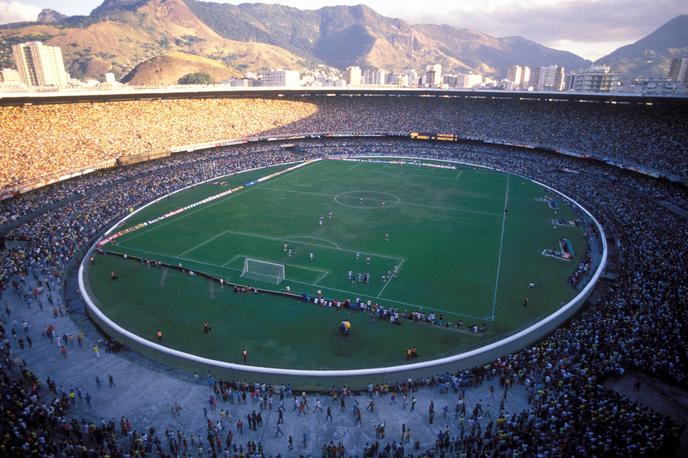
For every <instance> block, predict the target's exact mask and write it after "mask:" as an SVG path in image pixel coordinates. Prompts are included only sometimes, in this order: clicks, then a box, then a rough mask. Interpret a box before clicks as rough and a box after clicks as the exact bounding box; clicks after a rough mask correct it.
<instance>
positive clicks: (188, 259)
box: [120, 245, 484, 320]
mask: <svg viewBox="0 0 688 458" xmlns="http://www.w3.org/2000/svg"><path fill="white" fill-rule="evenodd" d="M120 247H123V246H122V245H120ZM123 248H126V249H127V250H132V251H138V252H140V253H144V254H148V255H158V256H164V257H167V258H175V259H179V260H180V261H188V262H193V263H196V264H201V265H205V266H210V267H217V268H221V269H226V270H232V271H235V272H243V269H237V268H234V267H227V266H224V265H219V264H213V263H210V262H203V261H198V260H195V259H190V258H179V257H175V256H171V255H168V254H164V253H158V252H155V251H144V250H139V249H138V248H129V247H123ZM284 266H285V267H289V266H290V264H285V265H284ZM292 267H293V266H292ZM323 278H324V277H323ZM320 280H322V278H320V279H318V280H317V281H320ZM284 281H285V282H288V283H297V284H299V285H305V286H310V287H313V288H320V289H327V290H330V291H336V292H338V293H343V294H347V295H349V296H351V297H360V298H365V299H378V298H376V297H375V296H370V295H367V294H362V293H357V292H355V291H348V290H345V289H338V288H333V287H331V286H326V285H317V284H315V283H308V282H304V281H299V280H291V279H289V278H287V279H285V280H284ZM382 299H383V301H384V302H386V303H391V304H397V305H406V306H408V307H413V308H416V309H418V310H432V311H433V312H438V313H444V314H446V315H453V316H458V317H464V318H470V319H475V320H484V318H481V317H477V316H473V315H467V314H465V313H457V312H451V311H448V310H441V309H435V308H432V307H423V306H420V305H418V304H411V303H409V302H403V301H399V300H396V299H387V298H382Z"/></svg>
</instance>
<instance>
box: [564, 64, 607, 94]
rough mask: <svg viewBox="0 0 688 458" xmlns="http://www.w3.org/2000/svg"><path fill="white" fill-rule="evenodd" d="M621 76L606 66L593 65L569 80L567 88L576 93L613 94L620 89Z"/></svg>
mask: <svg viewBox="0 0 688 458" xmlns="http://www.w3.org/2000/svg"><path fill="white" fill-rule="evenodd" d="M619 84H620V80H619V74H618V73H616V72H613V71H611V69H610V68H609V67H608V66H606V65H593V66H592V67H590V68H589V69H587V70H585V71H582V72H578V73H573V74H571V75H569V77H568V78H567V86H566V88H567V89H568V90H570V91H576V92H611V91H613V90H615V89H616V88H618V87H619Z"/></svg>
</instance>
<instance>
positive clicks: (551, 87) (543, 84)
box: [530, 65, 565, 91]
mask: <svg viewBox="0 0 688 458" xmlns="http://www.w3.org/2000/svg"><path fill="white" fill-rule="evenodd" d="M564 86H565V79H564V67H560V66H558V65H550V66H549V67H535V68H534V69H533V71H532V73H531V76H530V87H532V88H533V90H534V91H563V90H564Z"/></svg>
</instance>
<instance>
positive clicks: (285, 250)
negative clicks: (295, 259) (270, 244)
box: [284, 243, 289, 253]
mask: <svg viewBox="0 0 688 458" xmlns="http://www.w3.org/2000/svg"><path fill="white" fill-rule="evenodd" d="M288 247H289V246H288V245H287V244H286V243H285V244H284V252H285V253H286V252H287V248H288Z"/></svg>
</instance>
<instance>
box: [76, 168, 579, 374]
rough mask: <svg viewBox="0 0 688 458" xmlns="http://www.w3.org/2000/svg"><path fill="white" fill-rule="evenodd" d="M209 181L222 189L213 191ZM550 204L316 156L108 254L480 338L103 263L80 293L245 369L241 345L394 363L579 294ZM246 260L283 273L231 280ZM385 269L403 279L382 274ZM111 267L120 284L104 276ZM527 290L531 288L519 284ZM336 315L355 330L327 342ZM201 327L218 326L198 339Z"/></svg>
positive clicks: (498, 180)
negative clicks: (395, 314)
mask: <svg viewBox="0 0 688 458" xmlns="http://www.w3.org/2000/svg"><path fill="white" fill-rule="evenodd" d="M425 162H428V161H425ZM285 168H286V166H278V167H273V168H269V169H262V170H256V171H251V172H246V173H241V174H237V175H232V176H229V177H226V178H222V179H217V180H214V182H211V183H207V184H202V185H198V186H196V187H193V188H191V189H189V190H186V191H183V192H180V193H177V194H174V195H172V196H170V197H168V198H166V199H163V200H162V201H160V202H159V203H157V204H154V205H150V206H148V207H147V208H145V209H143V210H142V211H140V212H138V213H137V214H135V215H134V216H133V217H132V218H130V219H129V220H128V221H126V222H125V224H124V225H123V227H130V226H133V225H134V224H135V223H137V222H141V221H145V220H149V219H151V218H155V217H157V216H160V215H162V214H164V213H166V212H167V211H169V210H172V209H175V208H178V207H181V206H184V205H188V204H190V203H193V202H197V201H199V200H201V199H203V198H205V197H208V196H210V195H214V194H217V193H219V192H222V191H224V190H226V189H228V187H231V186H236V185H238V184H243V183H246V182H248V181H252V180H256V179H258V178H260V177H263V176H266V175H268V174H270V173H273V172H275V171H279V170H283V169H285ZM220 181H226V182H227V183H226V186H224V187H221V186H218V185H217V184H213V183H218V182H220ZM548 194H550V193H548V191H547V190H546V189H544V188H542V187H541V186H539V185H537V184H535V183H532V182H531V181H528V180H526V179H523V178H521V177H518V176H515V175H509V174H505V173H500V172H496V171H491V170H487V169H481V168H475V167H472V166H467V165H456V167H455V168H451V169H441V168H431V167H422V166H418V165H412V164H406V165H401V164H393V163H373V162H352V161H339V160H323V161H319V162H315V163H312V164H308V165H306V166H304V167H301V168H299V169H296V170H293V171H289V172H286V173H284V174H282V175H279V176H277V177H274V178H271V179H269V180H266V181H263V182H260V183H257V184H254V185H252V186H247V187H245V188H244V189H242V190H241V191H238V192H236V193H234V194H230V195H228V196H226V197H223V198H221V199H218V200H216V201H213V202H210V203H207V204H204V205H200V206H198V207H194V208H192V209H190V210H188V211H186V212H184V213H181V214H179V215H176V216H173V217H170V218H168V219H166V220H163V221H159V222H157V223H154V224H152V225H150V226H147V227H145V228H142V229H140V230H137V231H134V232H132V233H130V234H127V235H125V236H123V237H121V238H120V239H118V240H117V241H116V243H110V244H108V245H106V246H105V248H106V249H107V250H110V251H112V252H116V253H120V254H127V255H129V256H132V257H134V256H135V257H139V256H142V257H145V258H146V259H155V260H160V261H163V262H165V263H168V264H172V265H180V264H181V265H182V266H183V267H184V268H186V269H192V270H195V271H197V272H203V273H207V274H211V275H213V276H216V277H220V278H224V279H225V280H226V281H228V282H233V283H239V284H244V285H251V286H256V287H259V288H264V289H270V290H278V291H285V290H286V289H287V288H289V289H290V290H291V291H292V292H294V293H298V294H301V293H305V294H309V295H316V294H317V292H318V291H321V292H322V294H323V296H325V297H327V298H332V299H341V300H344V299H351V300H356V299H357V298H360V299H361V300H363V301H371V302H372V303H378V304H380V305H382V306H385V307H395V308H397V309H398V310H400V311H402V310H408V311H411V310H422V311H425V312H434V313H436V314H437V316H439V315H442V317H443V319H444V322H445V323H447V322H449V323H452V324H453V323H456V322H458V321H459V320H462V321H463V322H464V323H465V324H466V325H470V324H482V323H486V324H487V328H486V330H485V332H483V333H482V334H479V335H476V334H472V333H470V332H467V331H466V330H464V329H455V328H452V327H449V328H447V327H445V326H438V325H431V324H424V323H412V322H408V321H403V322H402V325H401V326H395V325H392V324H390V323H388V322H384V321H380V320H377V321H375V322H373V321H371V320H370V318H369V317H368V315H367V314H365V313H361V312H353V311H348V310H344V311H340V312H337V311H336V310H334V309H330V308H326V307H325V308H323V307H319V306H316V305H314V304H311V303H303V302H300V301H297V300H293V299H289V298H284V297H277V296H271V295H266V294H258V295H254V294H235V293H234V292H233V289H232V288H230V287H221V286H220V285H219V284H218V283H216V282H213V281H210V280H208V279H206V278H203V277H201V276H191V275H189V274H184V273H182V272H180V271H178V270H175V269H170V268H155V267H148V266H146V265H145V264H142V263H140V262H136V261H134V260H133V259H125V258H122V257H120V256H112V255H109V256H98V257H97V258H96V261H95V262H94V263H93V265H92V266H90V268H89V272H88V278H89V288H90V290H91V292H92V295H93V296H94V297H95V298H96V301H97V303H98V305H99V307H100V308H101V309H102V310H103V311H104V313H105V314H106V315H108V316H109V317H110V318H111V319H112V320H113V321H115V322H116V323H118V324H119V325H121V326H123V327H125V328H127V329H129V330H131V331H132V332H134V333H136V334H138V335H140V336H142V337H144V338H146V339H149V340H151V341H155V332H156V331H157V330H158V329H160V330H163V332H164V342H163V343H164V345H167V346H169V347H171V348H175V349H179V350H182V351H185V352H188V353H192V354H196V355H200V356H204V357H208V358H213V359H219V360H224V361H231V362H241V353H240V352H241V349H242V348H247V349H248V351H249V355H250V356H249V363H250V364H255V365H261V366H270V367H289V368H298V369H344V368H347V369H351V368H363V367H377V366H388V365H396V364H404V363H406V360H405V349H406V348H407V347H409V346H411V345H415V346H416V347H417V348H418V352H419V358H418V359H417V360H415V361H418V360H428V359H434V358H437V357H441V356H447V355H450V354H454V353H457V352H459V351H461V350H465V349H469V348H474V347H477V346H480V345H484V344H485V343H487V342H489V341H492V340H495V339H497V338H499V337H503V336H505V335H507V334H509V333H512V332H514V331H516V330H518V329H520V328H523V327H524V326H526V325H527V324H530V323H532V322H534V321H536V320H538V319H540V318H542V317H543V316H545V315H547V314H549V313H551V312H552V311H554V310H556V309H557V308H558V307H559V306H560V305H561V304H562V303H565V302H566V301H568V300H570V299H571V298H572V297H573V296H575V295H576V294H577V291H576V290H575V289H574V288H572V287H571V286H569V284H568V282H567V279H568V277H569V275H570V274H571V273H572V272H573V271H574V270H575V268H576V264H577V262H576V261H577V260H580V259H581V258H582V256H583V255H584V254H585V252H586V250H587V248H586V242H585V239H584V238H583V233H582V230H581V229H579V228H576V227H556V228H554V227H553V225H552V219H555V218H557V219H558V218H562V219H572V220H573V219H577V218H580V215H578V214H577V213H576V212H574V211H573V210H572V209H571V208H570V207H569V205H567V204H566V203H565V202H564V201H563V199H561V198H559V197H557V198H556V200H557V203H558V208H557V209H556V213H555V210H554V209H552V208H550V206H549V205H548V204H547V203H546V202H543V201H541V200H538V198H542V197H544V196H546V195H548ZM505 208H508V213H507V214H506V215H505V213H504V209H505ZM330 212H331V216H330ZM321 217H322V224H320V219H321ZM386 235H388V237H387V236H386ZM562 237H566V238H568V239H569V240H571V242H572V243H573V247H574V249H575V252H576V257H575V258H574V261H573V262H565V261H561V260H557V259H553V258H549V257H545V256H542V254H541V253H542V251H543V249H547V248H551V249H557V248H558V240H559V239H560V238H562ZM285 244H286V245H287V250H286V251H285V248H284V246H285ZM289 250H291V253H289ZM311 255H312V258H311ZM245 258H250V259H256V260H262V261H267V262H271V263H276V264H280V265H283V266H284V269H285V274H286V279H285V280H284V281H282V282H281V283H279V285H276V284H275V283H274V282H272V281H268V279H266V280H265V281H261V280H256V279H255V278H257V277H253V276H250V278H249V277H242V269H243V267H244V260H245ZM395 268H396V269H397V270H398V274H397V275H396V276H389V275H388V273H389V272H390V271H391V272H393V271H394V270H395ZM111 271H115V272H117V273H118V275H119V277H120V278H119V280H117V281H112V280H110V278H109V277H110V272H111ZM349 271H351V272H352V273H353V274H354V277H355V276H356V274H358V273H368V274H369V277H370V280H369V282H367V283H366V282H362V281H361V282H359V281H355V278H354V280H353V281H352V280H351V279H350V278H349V276H348V272H349ZM529 282H535V285H536V287H535V288H533V289H529V288H528V283H529ZM525 296H528V298H529V304H528V306H527V307H524V306H523V305H522V301H523V298H524V297H525ZM344 319H347V320H349V321H351V323H352V332H351V335H350V336H347V337H343V336H339V335H338V333H337V327H338V324H339V323H340V322H341V321H342V320H344ZM204 320H207V321H208V322H209V323H210V325H211V326H212V328H213V330H212V331H211V332H210V333H208V334H205V333H204V332H203V327H202V322H203V321H204Z"/></svg>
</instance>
